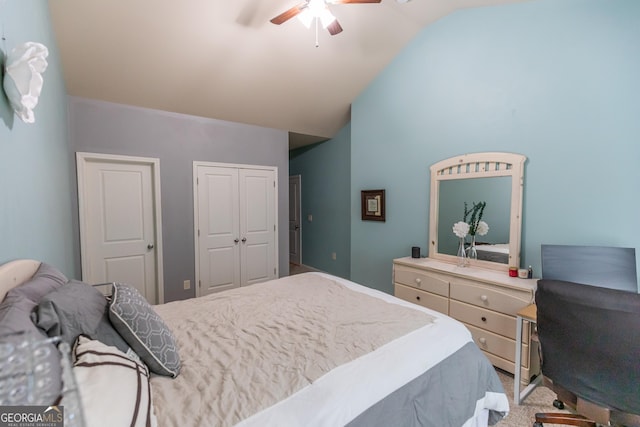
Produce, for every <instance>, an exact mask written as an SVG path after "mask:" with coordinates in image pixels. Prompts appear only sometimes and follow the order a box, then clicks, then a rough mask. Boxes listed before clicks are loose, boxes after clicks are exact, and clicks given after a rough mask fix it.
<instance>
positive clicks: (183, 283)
mask: <svg viewBox="0 0 640 427" xmlns="http://www.w3.org/2000/svg"><path fill="white" fill-rule="evenodd" d="M182 286H184V288H185V289H191V280H185V281H184V282H182Z"/></svg>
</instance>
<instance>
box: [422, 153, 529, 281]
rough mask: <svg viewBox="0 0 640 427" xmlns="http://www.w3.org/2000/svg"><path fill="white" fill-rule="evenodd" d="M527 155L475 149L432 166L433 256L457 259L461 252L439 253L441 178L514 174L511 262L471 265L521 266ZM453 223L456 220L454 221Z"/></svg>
mask: <svg viewBox="0 0 640 427" xmlns="http://www.w3.org/2000/svg"><path fill="white" fill-rule="evenodd" d="M526 160H527V158H526V157H525V156H523V155H521V154H515V153H497V152H495V153H494V152H488V153H471V154H463V155H461V156H455V157H451V158H448V159H445V160H441V161H439V162H437V163H434V164H433V165H432V166H431V168H430V169H431V201H430V204H429V240H430V244H429V258H434V259H438V260H441V261H445V262H450V263H456V262H457V258H458V257H457V256H455V255H448V254H443V253H438V220H439V218H438V209H439V201H440V182H442V181H447V180H454V179H474V178H491V177H498V176H510V177H511V212H510V215H509V218H510V225H509V262H508V263H507V264H501V263H498V262H492V261H482V260H469V265H470V266H473V267H482V268H488V269H492V270H501V271H508V270H509V267H518V268H519V267H520V242H521V232H522V192H523V186H524V163H525V161H526ZM451 226H452V227H453V224H451ZM452 233H453V231H452Z"/></svg>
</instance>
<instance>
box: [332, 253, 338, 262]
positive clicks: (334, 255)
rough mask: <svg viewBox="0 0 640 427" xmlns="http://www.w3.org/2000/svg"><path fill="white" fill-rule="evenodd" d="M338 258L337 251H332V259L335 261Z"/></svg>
mask: <svg viewBox="0 0 640 427" xmlns="http://www.w3.org/2000/svg"><path fill="white" fill-rule="evenodd" d="M337 258H338V257H337V255H336V253H335V252H331V259H332V260H334V261H335V260H336V259H337Z"/></svg>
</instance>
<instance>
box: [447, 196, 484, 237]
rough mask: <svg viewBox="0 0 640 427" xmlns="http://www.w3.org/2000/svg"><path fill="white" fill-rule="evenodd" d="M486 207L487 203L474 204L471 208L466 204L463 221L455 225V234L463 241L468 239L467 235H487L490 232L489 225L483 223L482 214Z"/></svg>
mask: <svg viewBox="0 0 640 427" xmlns="http://www.w3.org/2000/svg"><path fill="white" fill-rule="evenodd" d="M486 206H487V202H478V203H475V202H473V206H472V207H471V208H469V205H468V204H467V202H464V216H463V221H458V222H456V223H455V224H453V234H455V235H456V236H458V237H459V238H461V239H464V238H465V237H467V234H469V235H471V236H475V235H476V234H478V235H480V236H484V235H485V234H487V233H488V232H489V224H487V223H486V222H484V221H482V214H483V213H484V208H485V207H486ZM467 218H468V220H467Z"/></svg>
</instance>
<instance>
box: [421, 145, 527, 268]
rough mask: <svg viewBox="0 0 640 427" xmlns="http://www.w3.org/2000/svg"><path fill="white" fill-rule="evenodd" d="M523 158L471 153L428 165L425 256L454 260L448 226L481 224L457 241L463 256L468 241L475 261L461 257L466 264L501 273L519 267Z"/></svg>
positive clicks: (455, 249) (455, 244)
mask: <svg viewBox="0 0 640 427" xmlns="http://www.w3.org/2000/svg"><path fill="white" fill-rule="evenodd" d="M526 160H527V158H526V157H525V156H523V155H521V154H513V153H472V154H465V155H462V156H457V157H451V158H449V159H445V160H442V161H440V162H438V163H435V164H434V165H433V166H431V203H430V207H429V237H430V242H429V243H430V244H429V257H430V258H435V259H439V260H442V261H447V262H453V263H455V262H458V255H457V254H458V251H459V248H460V246H461V243H460V240H461V238H460V237H459V236H457V235H456V234H455V233H454V231H453V226H454V224H455V223H457V222H459V221H462V222H465V223H467V224H472V225H473V224H475V225H477V224H478V223H479V222H480V221H482V222H484V225H482V226H480V227H479V228H478V229H477V230H476V229H475V227H473V226H471V227H469V230H467V233H466V236H465V238H464V240H463V242H464V250H465V253H469V246H470V245H471V240H473V241H474V249H475V252H476V253H477V258H476V257H472V258H467V263H468V265H471V266H476V267H483V268H490V269H494V270H504V271H507V270H508V269H509V266H513V267H520V239H521V225H522V221H521V220H522V187H523V179H524V162H525V161H526ZM474 205H476V208H475V210H476V214H475V216H474V215H473V211H474ZM472 217H473V218H474V219H475V221H472ZM485 226H486V227H485ZM487 228H488V229H487Z"/></svg>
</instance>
